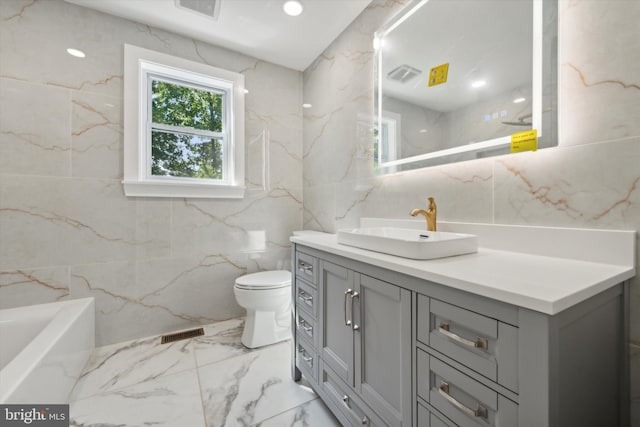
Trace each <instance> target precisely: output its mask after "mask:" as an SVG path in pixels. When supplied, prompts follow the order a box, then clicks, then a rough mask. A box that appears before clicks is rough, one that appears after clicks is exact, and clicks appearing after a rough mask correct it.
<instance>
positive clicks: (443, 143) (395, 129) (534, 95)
mask: <svg viewBox="0 0 640 427" xmlns="http://www.w3.org/2000/svg"><path fill="white" fill-rule="evenodd" d="M557 11H558V8H557V0H420V1H418V0H414V1H412V2H410V3H409V4H408V5H407V6H406V7H405V8H404V9H403V10H402V11H401V12H400V13H399V14H398V15H397V16H395V17H394V18H393V19H392V20H391V21H390V22H388V23H387V24H386V25H385V26H384V27H383V28H381V29H380V30H379V31H378V32H376V34H375V38H374V48H375V49H376V67H375V68H376V79H375V80H376V85H375V111H376V118H375V126H374V129H375V131H374V144H375V145H374V147H375V148H374V163H375V167H376V171H377V173H379V174H384V173H391V172H398V171H403V170H408V169H415V168H421V167H426V166H432V165H438V164H443V163H451V162H457V161H463V160H470V159H476V158H482V157H488V156H495V155H502V154H508V153H510V152H514V151H520V150H527V149H532V148H535V149H539V148H545V147H550V146H554V145H557V110H558V109H557ZM532 130H535V131H536V133H537V140H536V137H534V136H533V132H531V131H532ZM527 131H529V132H527ZM514 134H515V135H514ZM523 138H524V140H527V139H528V141H526V144H524V145H521V146H518V145H517V144H515V145H514V141H518V139H523Z"/></svg>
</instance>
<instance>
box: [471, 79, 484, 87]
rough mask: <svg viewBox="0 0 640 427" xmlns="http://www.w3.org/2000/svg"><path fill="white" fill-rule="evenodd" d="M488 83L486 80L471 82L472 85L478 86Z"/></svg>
mask: <svg viewBox="0 0 640 427" xmlns="http://www.w3.org/2000/svg"><path fill="white" fill-rule="evenodd" d="M486 84H487V82H486V81H485V80H476V81H475V82H473V83H471V87H475V88H478V87H482V86H484V85H486Z"/></svg>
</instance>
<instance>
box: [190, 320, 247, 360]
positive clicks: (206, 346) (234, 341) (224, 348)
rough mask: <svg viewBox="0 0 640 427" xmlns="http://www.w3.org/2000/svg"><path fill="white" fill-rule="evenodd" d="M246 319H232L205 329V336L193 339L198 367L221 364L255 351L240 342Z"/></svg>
mask: <svg viewBox="0 0 640 427" xmlns="http://www.w3.org/2000/svg"><path fill="white" fill-rule="evenodd" d="M243 328H244V319H232V320H227V321H225V322H219V323H214V324H211V325H207V326H205V327H204V335H203V336H201V337H198V338H194V339H193V349H194V351H195V355H196V363H197V365H198V366H204V365H208V364H210V363H215V362H219V361H221V360H225V359H229V358H231V357H234V356H239V355H242V354H246V353H249V352H251V351H253V350H251V349H249V348H247V347H245V346H244V345H242V343H241V342H240V337H241V336H242V330H243Z"/></svg>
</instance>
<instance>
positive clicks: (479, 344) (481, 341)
mask: <svg viewBox="0 0 640 427" xmlns="http://www.w3.org/2000/svg"><path fill="white" fill-rule="evenodd" d="M438 332H440V333H441V334H442V335H444V336H446V337H449V338H451V339H452V340H455V341H457V342H459V343H460V344H464V345H466V346H468V347H473V348H482V349H485V350H488V349H489V340H488V339H486V338H482V337H477V338H476V340H475V341H472V340H468V339H466V338H463V337H461V336H460V335H456V334H454V333H453V332H449V324H448V323H445V322H441V323H440V327H439V328H438Z"/></svg>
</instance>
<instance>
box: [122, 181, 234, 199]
mask: <svg viewBox="0 0 640 427" xmlns="http://www.w3.org/2000/svg"><path fill="white" fill-rule="evenodd" d="M122 184H123V185H124V194H125V195H126V196H127V197H175V198H208V199H241V198H243V197H244V190H245V187H244V186H240V185H212V184H195V183H184V182H156V181H127V180H125V181H122Z"/></svg>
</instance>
